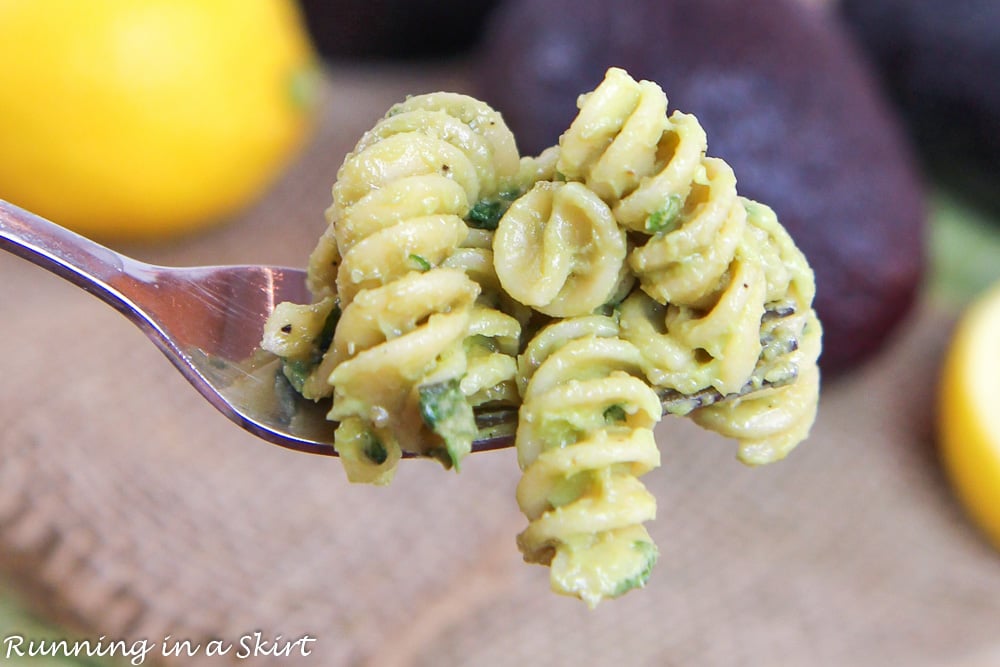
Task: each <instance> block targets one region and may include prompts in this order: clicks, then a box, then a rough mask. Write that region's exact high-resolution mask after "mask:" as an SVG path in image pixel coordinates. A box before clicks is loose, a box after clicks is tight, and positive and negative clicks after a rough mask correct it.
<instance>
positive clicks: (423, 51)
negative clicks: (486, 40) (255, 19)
mask: <svg viewBox="0 0 1000 667" xmlns="http://www.w3.org/2000/svg"><path fill="white" fill-rule="evenodd" d="M496 4H498V0H461V1H458V0H445V1H431V0H337V1H336V2H330V1H329V0H300V6H301V8H302V12H303V14H304V16H305V19H306V25H307V26H308V27H309V31H310V33H311V35H312V38H313V42H314V43H315V44H316V48H317V50H318V51H319V52H320V54H321V55H322V56H324V57H325V58H328V59H331V60H336V59H358V58H361V59H366V60H399V59H405V58H432V57H441V56H450V55H454V54H457V53H462V52H464V51H467V50H468V49H470V48H471V47H472V45H473V44H475V43H476V41H477V40H478V39H479V36H480V33H481V31H482V27H483V22H484V20H485V18H486V15H487V14H488V13H489V11H490V10H491V9H492V8H493V7H494V6H495V5H496Z"/></svg>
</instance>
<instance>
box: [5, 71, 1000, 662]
mask: <svg viewBox="0 0 1000 667" xmlns="http://www.w3.org/2000/svg"><path fill="white" fill-rule="evenodd" d="M332 80H333V81H334V84H333V85H332V87H331V89H330V91H329V95H328V105H327V114H326V116H325V117H324V119H323V123H322V127H321V128H320V132H319V136H318V137H317V139H316V141H315V143H314V144H313V146H312V147H311V148H310V150H309V151H308V153H307V154H306V155H305V156H304V158H303V159H302V161H301V162H300V163H299V164H297V165H296V166H295V167H294V168H293V170H292V171H291V173H290V174H289V175H288V177H287V178H286V179H285V180H284V181H283V182H282V183H280V184H279V185H278V187H277V188H276V189H275V190H274V192H273V193H272V194H271V195H270V196H269V197H268V198H267V199H266V200H265V201H264V202H262V203H261V204H260V205H259V206H257V207H255V208H254V209H253V210H252V211H250V212H248V213H247V214H246V216H245V217H243V218H241V219H240V220H237V221H235V222H234V223H233V224H230V225H228V226H226V227H223V228H220V229H218V230H215V231H213V232H211V233H209V234H207V235H204V236H200V237H198V238H194V239H189V240H186V241H183V242H179V243H176V244H173V245H171V246H169V247H159V248H155V249H151V248H129V249H127V250H128V251H129V252H131V253H132V254H134V255H137V256H139V257H142V258H144V259H149V260H153V261H158V262H163V263H175V264H198V263H230V262H232V263H242V262H269V263H282V264H302V263H303V262H304V260H305V257H306V255H307V253H308V252H309V250H310V249H311V248H312V245H313V243H314V241H315V238H316V236H317V235H318V234H319V232H320V230H321V228H322V224H323V220H322V211H323V209H324V208H325V207H326V206H327V204H328V198H329V186H330V183H331V181H332V179H333V176H334V174H335V170H336V167H337V166H338V165H339V163H340V161H341V159H342V158H343V155H344V153H345V151H347V150H348V149H349V148H350V146H351V145H352V144H353V142H354V141H355V140H356V139H357V137H358V136H359V135H360V134H361V132H363V131H364V130H365V129H367V128H368V127H369V126H370V125H371V124H372V122H373V121H374V119H375V118H376V117H377V116H379V115H381V113H382V112H383V111H384V110H385V109H386V108H387V107H388V105H389V104H391V103H392V102H394V101H396V100H397V99H399V98H400V97H401V96H402V95H403V94H405V93H406V92H417V91H422V90H428V89H431V88H439V87H440V88H461V81H460V80H456V79H454V78H453V75H452V74H450V73H449V72H444V73H430V74H427V73H423V74H421V76H420V77H416V76H412V75H411V74H410V73H407V72H406V71H395V72H386V71H378V72H348V71H343V70H337V71H334V72H333V73H332ZM0 305H2V308H3V323H2V325H0V344H2V349H3V351H4V354H3V360H2V361H0V568H2V570H3V571H4V573H5V574H6V575H7V577H8V581H16V582H17V583H18V584H19V587H20V588H21V589H22V591H23V592H25V593H26V594H27V595H28V597H29V598H30V599H31V601H33V602H34V603H36V604H37V605H38V606H39V608H42V609H44V610H45V611H46V613H49V614H51V615H52V616H53V618H56V619H58V620H60V621H62V622H65V623H70V624H72V625H73V626H74V627H76V628H77V629H78V630H79V631H80V632H82V633H83V635H84V636H86V637H92V638H96V637H98V636H101V635H105V636H107V637H122V638H127V639H129V640H133V641H134V640H138V639H143V638H144V639H148V640H150V641H151V642H160V641H161V640H163V639H164V638H165V637H167V636H170V637H171V638H172V639H191V640H192V641H193V642H195V643H202V644H204V642H205V641H207V640H208V639H212V638H215V639H220V640H223V641H226V642H230V643H234V644H235V645H236V646H235V648H234V649H233V650H232V651H231V652H230V653H229V655H228V657H226V658H222V657H206V656H205V655H204V653H203V652H200V653H199V655H197V656H195V657H193V658H185V659H183V660H179V661H175V662H176V663H177V664H190V665H200V664H205V665H219V664H228V663H232V662H244V663H246V662H249V663H250V664H261V665H264V664H272V662H273V663H275V664H277V663H281V664H302V665H323V666H339V665H373V666H382V665H427V666H431V665H434V666H439V665H497V666H506V665H519V664H527V663H530V664H532V665H539V666H541V665H567V664H577V665H601V664H613V663H620V664H629V665H658V666H662V665H684V666H687V665H697V666H701V665H705V666H715V665H718V666H731V665H754V666H756V665H767V666H773V665H811V666H822V665H853V666H865V665H886V664H890V663H895V664H905V665H908V666H918V667H919V666H924V665H926V666H931V665H934V666H939V665H940V666H943V665H949V666H950V665H980V664H981V665H987V664H1000V556H998V555H997V554H996V553H994V552H993V551H992V550H991V549H990V548H989V547H988V546H987V545H986V544H985V543H984V542H983V541H982V540H981V539H980V538H979V537H978V535H977V534H976V533H975V531H974V530H972V529H971V528H970V526H969V525H968V523H967V522H966V520H965V519H964V517H963V515H962V513H961V512H960V511H959V509H958V507H957V505H956V504H955V502H954V501H953V499H952V496H951V494H950V493H949V491H948V489H947V487H946V486H945V484H944V481H943V479H942V476H941V473H940V471H939V467H938V464H937V461H936V458H935V455H934V450H933V436H932V431H931V429H932V418H933V415H932V396H933V390H934V386H935V373H936V371H937V365H938V361H939V358H940V352H941V346H942V344H943V341H944V340H945V337H946V335H947V333H948V329H949V326H950V325H949V318H948V317H947V316H946V315H944V314H942V313H941V312H940V311H939V310H938V309H936V308H934V307H933V306H931V305H925V306H924V307H923V308H922V309H921V310H920V312H918V313H917V314H915V315H914V317H913V319H912V321H911V322H910V323H909V327H908V331H907V332H906V333H905V334H904V335H902V336H901V337H900V338H899V340H896V341H894V342H893V344H892V345H891V346H890V347H889V348H888V350H887V352H886V353H885V354H884V355H882V357H880V358H879V359H877V360H876V361H875V362H874V363H872V364H871V365H870V366H868V367H866V368H865V369H863V370H862V371H861V372H858V373H856V374H854V375H852V376H850V377H847V378H845V379H843V380H840V381H837V382H836V383H830V384H829V385H828V386H827V387H826V388H825V392H824V395H823V400H822V405H821V409H820V414H819V418H818V422H817V425H816V428H815V431H814V434H813V436H812V438H811V439H810V440H809V441H808V442H806V443H805V444H803V445H802V446H801V447H800V448H799V449H798V450H797V451H796V452H795V453H794V454H793V455H792V456H791V457H790V458H789V459H788V460H786V461H784V462H782V463H780V464H776V465H773V466H770V467H767V468H762V469H757V470H751V469H748V468H746V467H744V466H742V465H741V464H739V463H737V462H736V460H735V458H734V451H735V450H734V447H733V446H732V444H731V443H728V442H726V441H724V440H721V439H719V438H717V437H715V436H712V435H709V434H706V433H703V432H701V431H700V430H698V429H696V428H695V427H693V426H691V425H690V424H689V423H687V422H684V421H681V420H678V419H668V420H667V421H666V422H664V423H663V424H662V425H661V426H660V428H659V430H658V440H659V442H660V445H661V448H662V451H663V454H664V465H663V467H662V468H661V469H659V470H657V471H655V472H654V473H652V474H650V475H649V476H647V477H646V478H645V480H646V482H647V484H648V486H649V487H650V488H651V489H652V490H653V491H654V492H655V494H656V495H657V497H658V499H659V517H658V519H657V520H656V522H655V523H653V524H652V525H651V532H652V533H653V536H654V537H655V538H656V539H657V541H658V543H659V545H660V549H661V560H660V563H659V565H658V566H657V569H656V571H655V572H654V576H653V579H652V581H651V583H650V584H649V586H648V587H647V589H646V590H644V591H640V592H634V593H631V594H629V595H627V596H626V597H624V598H622V599H620V600H617V601H612V602H606V603H603V604H602V605H601V606H600V607H599V608H598V609H597V610H595V611H588V610H587V609H586V608H585V606H584V605H583V604H582V603H579V602H577V601H574V600H570V599H567V598H561V597H557V596H555V595H553V594H551V593H549V592H548V590H547V589H548V581H547V570H545V569H544V568H541V567H537V566H528V565H524V564H522V563H521V562H520V557H519V554H518V552H517V549H516V547H515V544H514V535H515V534H516V533H517V532H518V531H519V530H520V529H521V528H522V527H523V518H522V517H521V515H520V513H519V512H518V510H517V507H516V505H515V502H514V499H513V491H514V485H515V484H516V481H517V477H518V471H517V465H516V462H515V460H514V457H513V452H511V451H505V452H497V453H491V454H484V455H481V456H475V457H472V458H471V459H469V460H467V462H466V463H465V465H464V469H463V471H462V472H461V474H458V475H456V474H454V473H448V472H444V471H442V470H441V469H440V467H438V466H437V465H436V464H432V463H429V462H405V463H404V465H403V466H402V469H401V470H400V472H399V474H398V476H397V479H396V481H395V482H394V483H393V485H392V486H390V487H389V488H380V489H374V488H367V487H358V486H351V485H349V484H347V482H346V481H345V479H344V475H343V473H342V471H341V469H340V466H339V463H338V461H336V460H335V459H325V458H318V457H310V456H307V455H303V454H297V453H293V452H289V451H284V450H281V449H279V448H277V447H271V446H269V445H267V444H264V443H263V442H262V441H258V440H256V439H254V438H253V437H252V436H250V435H248V434H246V433H244V432H242V431H240V430H239V429H238V428H236V427H235V426H233V425H231V424H230V423H229V422H228V421H226V420H225V419H224V418H223V417H221V416H220V415H218V414H217V413H215V412H214V411H213V410H212V409H211V408H210V407H209V406H208V405H207V404H205V403H204V402H202V400H201V399H200V398H199V397H198V396H197V394H196V393H195V392H194V390H192V389H191V388H190V387H189V386H188V385H187V384H186V383H185V382H184V380H183V379H182V378H181V377H180V376H179V375H178V374H177V373H176V372H175V371H174V370H173V368H172V367H171V366H170V365H169V364H168V362H166V361H165V360H164V359H163V358H162V356H161V355H160V353H159V352H158V351H157V350H156V349H155V348H154V347H153V346H152V345H151V344H149V343H148V342H147V341H146V339H145V338H143V336H142V334H141V333H140V332H139V331H138V330H137V329H134V328H133V327H132V326H131V325H129V324H128V323H127V322H126V321H125V320H124V319H123V318H121V317H120V316H119V315H118V314H117V313H115V312H113V311H112V310H111V309H109V308H107V307H106V306H104V305H103V304H101V303H99V302H98V301H97V300H95V299H93V298H91V297H89V296H87V295H86V294H84V293H83V292H80V291H79V290H77V289H75V288H73V287H71V286H69V285H67V284H64V283H62V282H60V281H59V280H58V279H56V278H54V277H52V276H50V275H48V274H46V273H45V272H43V271H41V270H39V269H37V268H35V267H33V266H30V265H28V264H27V263H25V262H23V261H20V260H18V259H16V258H14V257H9V256H0ZM4 630H5V631H6V632H11V631H14V630H16V629H7V628H4ZM255 631H259V632H261V633H262V637H263V638H265V639H273V638H274V637H275V636H277V635H281V637H282V638H283V639H285V640H288V639H296V638H299V637H301V636H303V635H307V634H308V635H310V636H311V637H314V638H315V641H314V642H313V643H311V644H310V645H309V646H310V648H311V649H312V655H311V656H309V657H307V658H303V657H296V658H287V659H284V660H270V659H268V658H263V657H261V658H258V659H255V660H251V661H247V660H242V661H240V660H238V657H237V652H238V650H239V648H240V647H239V641H240V638H241V637H243V636H245V635H248V634H252V633H253V632H255ZM155 655H156V653H155V652H154V653H153V654H152V655H151V656H150V658H149V659H148V660H147V662H146V664H150V663H151V662H152V660H153V657H154V656H155Z"/></svg>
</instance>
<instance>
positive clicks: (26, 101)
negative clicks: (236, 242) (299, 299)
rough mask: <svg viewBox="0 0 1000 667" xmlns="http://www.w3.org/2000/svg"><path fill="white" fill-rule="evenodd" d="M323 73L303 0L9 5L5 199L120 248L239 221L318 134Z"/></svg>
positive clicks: (4, 31) (4, 35)
mask: <svg viewBox="0 0 1000 667" xmlns="http://www.w3.org/2000/svg"><path fill="white" fill-rule="evenodd" d="M315 64H316V60H315V57H314V52H313V49H312V45H311V43H310V41H309V38H308V33H307V32H306V29H305V26H304V23H303V21H302V18H301V16H300V14H299V9H298V6H297V5H296V4H295V1H294V0H85V1H84V0H0V199H7V200H9V201H11V202H13V203H16V204H18V205H20V206H23V207H25V208H28V209H30V210H32V211H34V212H36V213H38V214H40V215H42V216H44V217H48V218H50V219H52V220H54V221H56V222H58V223H60V224H63V225H65V226H67V227H70V228H72V229H74V230H76V231H79V232H80V233H83V234H85V235H90V236H95V237H98V238H104V239H116V240H117V239H152V238H161V237H165V236H173V235H176V234H179V233H182V232H186V231H190V230H193V229H196V228H199V227H202V226H204V225H207V224H210V223H213V222H216V221H219V220H222V219H225V218H227V217H230V216H232V215H233V214H234V213H236V212H238V211H239V210H240V209H241V208H243V207H245V206H247V205H248V204H249V203H251V202H252V201H253V200H254V199H255V198H256V197H258V196H259V195H260V194H262V193H263V191H264V190H265V189H266V188H267V187H268V186H269V185H270V184H272V182H273V181H274V180H275V179H276V178H277V176H278V175H279V174H280V173H281V172H282V170H283V169H284V168H285V167H286V166H287V164H288V162H289V161H290V160H291V159H292V158H293V156H294V155H295V154H296V152H297V150H298V149H299V148H300V146H301V145H302V143H303V142H304V140H305V138H306V136H307V135H308V131H309V128H310V126H311V122H310V121H311V117H312V116H313V115H314V114H313V113H312V107H313V106H314V103H313V99H314V98H315V95H313V94H312V93H313V92H314V86H315V82H316V78H317V76H316V72H317V69H316V66H315Z"/></svg>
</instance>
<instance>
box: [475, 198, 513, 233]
mask: <svg viewBox="0 0 1000 667" xmlns="http://www.w3.org/2000/svg"><path fill="white" fill-rule="evenodd" d="M506 210H507V208H506V206H504V204H503V202H501V201H499V200H496V199H482V200H480V201H478V202H476V205H475V206H473V207H472V210H470V211H469V219H468V222H469V226H470V227H474V228H476V229H488V230H493V229H496V228H497V224H499V222H500V217H501V216H503V214H504V211H506Z"/></svg>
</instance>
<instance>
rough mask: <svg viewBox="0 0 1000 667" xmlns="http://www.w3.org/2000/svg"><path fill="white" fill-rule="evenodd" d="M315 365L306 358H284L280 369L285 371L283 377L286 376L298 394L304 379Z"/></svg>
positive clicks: (304, 381) (300, 391)
mask: <svg viewBox="0 0 1000 667" xmlns="http://www.w3.org/2000/svg"><path fill="white" fill-rule="evenodd" d="M315 367H316V364H314V363H313V362H311V361H308V360H306V359H285V360H284V363H283V364H282V370H283V371H284V373H285V377H286V378H288V383H289V384H291V385H292V388H293V389H294V390H295V391H297V392H299V393H300V394H301V393H302V387H303V386H304V385H305V383H306V379H307V378H308V377H309V374H310V373H312V371H313V368H315Z"/></svg>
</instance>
